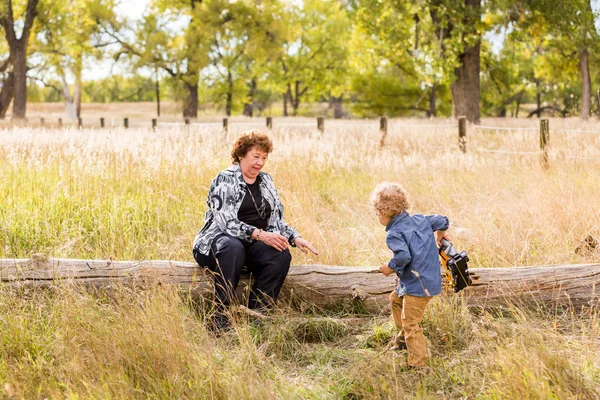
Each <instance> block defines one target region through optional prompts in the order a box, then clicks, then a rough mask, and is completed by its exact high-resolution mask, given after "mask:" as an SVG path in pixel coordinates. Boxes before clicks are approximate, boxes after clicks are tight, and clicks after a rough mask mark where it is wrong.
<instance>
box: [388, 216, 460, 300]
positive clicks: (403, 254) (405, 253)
mask: <svg viewBox="0 0 600 400" xmlns="http://www.w3.org/2000/svg"><path fill="white" fill-rule="evenodd" d="M448 225H449V222H448V218H447V217H445V216H443V215H421V214H415V215H412V216H411V215H409V214H408V213H407V212H406V211H404V212H402V213H401V214H399V215H397V216H395V217H394V218H393V219H392V220H391V221H390V223H389V224H388V226H387V227H386V228H385V230H386V231H387V233H388V234H387V237H386V238H385V241H386V243H387V245H388V247H389V248H390V250H392V251H393V252H394V257H393V258H392V259H391V260H390V262H389V263H388V267H390V268H391V269H393V270H394V271H396V274H397V275H398V287H397V288H396V293H397V294H398V296H403V295H404V294H408V295H410V296H417V297H429V296H435V295H437V294H440V293H441V292H442V275H441V272H440V268H441V264H440V258H439V254H438V247H437V243H436V241H435V236H434V235H433V232H435V231H445V230H446V229H448Z"/></svg>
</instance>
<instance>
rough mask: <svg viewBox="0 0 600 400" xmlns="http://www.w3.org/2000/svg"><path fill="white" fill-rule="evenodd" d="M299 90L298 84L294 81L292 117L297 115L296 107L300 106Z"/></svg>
mask: <svg viewBox="0 0 600 400" xmlns="http://www.w3.org/2000/svg"><path fill="white" fill-rule="evenodd" d="M299 89H300V82H299V81H296V82H295V83H294V95H293V97H292V108H293V109H294V117H295V116H297V115H298V107H299V106H300V95H299V93H298V92H299Z"/></svg>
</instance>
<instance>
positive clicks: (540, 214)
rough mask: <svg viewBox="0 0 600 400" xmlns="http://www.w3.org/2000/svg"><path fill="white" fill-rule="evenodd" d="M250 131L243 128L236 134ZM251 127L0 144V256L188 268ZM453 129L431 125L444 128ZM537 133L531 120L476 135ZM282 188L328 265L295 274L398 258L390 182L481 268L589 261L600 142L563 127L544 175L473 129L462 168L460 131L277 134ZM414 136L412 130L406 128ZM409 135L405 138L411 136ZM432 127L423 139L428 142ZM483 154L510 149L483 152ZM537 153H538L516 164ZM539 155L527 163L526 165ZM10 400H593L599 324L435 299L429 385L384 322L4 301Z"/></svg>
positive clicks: (20, 131) (294, 129)
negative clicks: (234, 318) (374, 203)
mask: <svg viewBox="0 0 600 400" xmlns="http://www.w3.org/2000/svg"><path fill="white" fill-rule="evenodd" d="M240 121H241V120H240ZM262 122H263V121H262V120H261V121H260V122H256V123H247V122H243V123H242V122H239V123H237V124H233V125H232V127H231V129H230V133H229V135H228V136H225V135H224V134H223V133H222V132H221V130H220V127H219V125H218V124H217V123H215V124H212V125H210V124H209V125H203V126H193V127H192V128H191V129H189V130H188V129H185V128H184V127H181V126H171V127H163V128H159V129H158V131H157V132H151V131H149V130H139V129H129V130H122V129H114V130H113V129H111V130H87V129H85V130H83V131H77V130H65V131H62V130H37V129H27V128H16V129H13V130H4V131H1V132H0V135H2V139H3V140H2V143H1V144H0V205H1V208H0V256H1V257H4V258H7V257H28V256H30V255H31V254H33V253H46V254H48V255H50V256H53V257H77V258H102V259H106V258H109V257H112V258H116V259H179V260H189V261H192V258H191V252H190V249H191V243H192V240H193V237H194V235H195V233H196V231H197V230H198V229H199V228H200V227H201V225H202V216H203V213H204V211H205V209H206V205H205V200H206V194H207V190H208V186H209V184H210V181H211V179H212V178H213V177H214V176H215V175H216V174H217V173H218V171H220V170H221V169H223V168H225V167H227V166H228V165H229V157H228V154H229V150H230V145H231V143H232V142H233V140H234V138H235V136H236V135H237V134H238V133H240V132H242V131H244V130H246V129H249V128H252V127H259V126H261V125H262ZM448 122H450V121H436V123H448ZM507 123H512V124H513V125H525V124H529V125H530V126H532V127H534V128H535V127H536V125H535V121H520V120H517V121H508V122H505V121H495V120H490V121H484V125H495V124H507ZM274 125H275V130H274V131H273V132H272V134H271V135H272V138H273V141H274V143H275V150H274V152H273V153H272V155H271V156H270V159H269V162H268V164H267V166H266V168H265V169H266V170H267V171H268V172H269V173H271V174H272V175H273V177H274V179H275V182H276V185H277V187H278V189H279V192H280V194H281V196H282V198H283V201H284V205H285V207H286V219H287V221H288V222H289V223H290V224H291V225H293V226H294V227H295V228H296V229H297V230H298V231H300V232H301V233H302V234H303V236H305V237H306V238H308V239H309V240H311V241H312V242H313V244H315V246H316V247H317V248H318V249H319V251H320V255H319V258H318V259H315V258H312V257H310V256H306V255H304V254H302V253H299V252H295V253H294V254H293V257H294V260H293V263H296V264H300V263H314V262H318V263H323V264H335V265H376V264H378V263H379V262H381V261H384V260H386V259H387V258H388V257H389V252H388V250H387V249H386V247H385V242H384V237H385V232H384V230H383V227H381V226H380V225H379V223H378V222H377V219H376V218H375V216H374V214H373V212H372V210H371V208H370V206H369V204H368V198H369V193H370V191H371V190H372V189H373V187H374V186H375V185H376V184H377V183H378V182H380V181H383V180H393V181H399V182H401V183H403V184H404V185H405V187H406V188H407V190H408V192H409V194H410V196H411V200H412V212H422V213H434V212H435V213H443V214H446V215H448V216H449V218H450V220H451V221H452V229H451V232H450V234H451V236H453V240H454V242H455V244H456V245H457V246H458V247H459V248H461V249H466V250H467V251H469V254H470V258H471V259H472V263H471V265H472V266H473V267H496V266H513V265H537V264H540V265H541V264H563V263H578V262H594V261H597V259H598V255H597V254H593V253H592V254H590V255H588V256H585V257H583V256H579V255H576V254H575V253H574V251H573V250H574V249H575V247H576V246H577V245H578V244H579V242H580V241H581V240H582V239H583V238H584V237H585V236H587V235H588V234H591V235H592V236H600V232H598V231H599V230H600V229H599V223H598V221H599V220H600V218H599V217H600V211H599V210H598V207H597V205H596V199H597V198H598V195H599V194H600V180H599V179H598V166H600V134H590V133H581V132H564V131H563V132H561V131H559V130H558V129H557V128H560V129H562V130H564V129H580V130H597V129H596V128H595V127H594V126H593V125H592V124H589V125H588V124H584V123H580V122H577V121H573V120H569V121H567V122H565V121H559V120H552V121H551V123H550V126H551V139H550V143H551V148H550V165H551V166H550V169H549V170H547V171H545V170H543V169H542V168H540V164H539V154H538V153H537V151H538V145H539V136H538V133H537V132H536V131H535V130H532V131H527V130H519V131H487V130H486V131H481V130H474V129H471V130H470V131H469V134H468V152H467V154H461V153H460V152H459V151H458V146H457V140H456V139H457V131H456V128H453V127H428V126H429V125H431V122H420V121H414V120H394V121H390V133H389V134H388V137H387V139H386V146H384V147H383V148H380V147H379V140H380V136H379V133H378V132H377V129H378V124H377V122H376V121H352V122H336V121H327V124H326V131H325V134H324V135H322V137H321V136H319V135H318V134H317V132H315V130H314V125H315V124H314V120H312V119H295V120H292V121H289V120H285V119H275V121H274ZM407 125H408V126H407ZM410 125H412V126H410ZM419 125H420V126H419ZM486 150H500V151H503V152H502V153H491V152H488V151H486ZM520 153H527V154H520ZM529 153H531V154H529ZM0 309H1V311H0V383H2V384H3V385H4V389H3V390H4V391H3V392H2V396H5V397H11V396H12V397H17V398H38V397H39V398H43V397H48V398H65V397H66V398H232V397H241V398H443V397H444V396H445V397H447V398H465V397H468V398H474V397H477V398H490V399H497V398H561V399H562V398H586V399H587V398H597V397H598V396H600V373H599V372H598V371H599V370H600V368H599V367H600V365H599V363H600V359H599V358H598V355H597V354H598V351H599V350H600V344H599V342H598V339H597V338H598V335H599V334H600V324H599V323H598V318H597V315H596V314H594V313H589V314H587V315H573V314H570V313H569V312H563V311H560V310H538V311H532V310H521V309H518V308H516V307H515V308H514V309H509V310H503V311H498V312H494V313H492V312H485V313H474V312H472V311H469V310H468V309H467V308H466V307H465V306H464V305H463V304H461V303H460V300H459V299H457V298H455V297H450V298H445V299H436V300H435V301H434V302H433V303H432V305H431V307H430V309H429V310H428V312H427V315H426V319H425V321H424V326H425V330H426V336H427V337H428V339H429V341H430V342H431V350H432V359H431V366H432V370H433V372H432V374H431V375H430V376H428V377H419V376H416V375H415V374H414V373H412V372H410V371H407V369H406V361H405V356H406V355H405V354H404V353H389V352H384V351H383V348H384V345H385V343H386V342H387V339H389V338H390V337H391V335H392V334H393V331H394V328H393V326H392V324H391V323H390V322H388V321H386V320H385V314H383V315H382V316H379V317H377V318H364V319H363V320H362V322H361V321H356V320H351V321H348V320H345V319H343V318H341V317H343V316H340V315H337V316H333V317H334V318H333V319H332V318H324V317H319V316H312V315H302V314H300V313H299V312H298V311H295V310H291V309H288V308H286V306H283V305H282V309H280V310H279V311H278V312H277V313H276V314H275V315H274V317H273V319H272V320H269V321H266V322H264V323H263V324H260V325H256V324H252V323H247V322H246V321H244V320H241V321H240V322H239V324H238V325H237V328H236V331H235V332H234V333H232V334H230V335H226V336H225V337H222V338H215V337H214V336H212V335H211V334H209V333H207V332H206V330H205V328H204V325H203V323H202V319H203V316H204V309H202V308H197V307H196V306H194V305H193V304H192V302H191V300H190V299H187V298H186V297H185V296H180V295H177V294H176V293H174V292H172V291H171V290H169V289H156V290H145V291H140V292H134V291H130V290H126V289H123V290H122V291H121V292H118V293H112V294H111V295H104V294H101V293H95V294H94V293H92V294H90V293H82V292H78V291H75V290H72V289H68V288H63V289H59V290H57V291H56V292H42V293H38V292H27V291H21V292H18V291H13V290H5V289H3V290H1V291H0Z"/></svg>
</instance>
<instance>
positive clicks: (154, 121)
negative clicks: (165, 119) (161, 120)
mask: <svg viewBox="0 0 600 400" xmlns="http://www.w3.org/2000/svg"><path fill="white" fill-rule="evenodd" d="M156 125H157V121H156V118H152V130H153V131H155V130H156Z"/></svg>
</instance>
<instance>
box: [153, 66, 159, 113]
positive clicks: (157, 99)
mask: <svg viewBox="0 0 600 400" xmlns="http://www.w3.org/2000/svg"><path fill="white" fill-rule="evenodd" d="M154 80H155V82H156V84H155V88H154V90H155V92H156V116H157V117H160V86H159V82H158V66H157V65H156V64H154Z"/></svg>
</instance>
